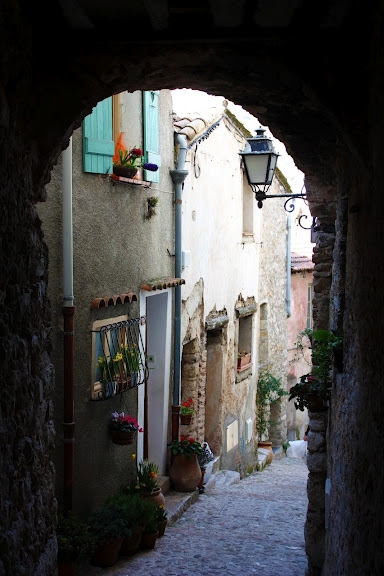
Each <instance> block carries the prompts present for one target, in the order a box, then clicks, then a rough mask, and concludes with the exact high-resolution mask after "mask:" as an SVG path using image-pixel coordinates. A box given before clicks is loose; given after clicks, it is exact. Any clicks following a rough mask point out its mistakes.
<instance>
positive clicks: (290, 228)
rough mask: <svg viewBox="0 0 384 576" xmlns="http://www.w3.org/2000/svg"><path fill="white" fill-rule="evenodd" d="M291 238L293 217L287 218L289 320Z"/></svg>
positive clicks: (288, 306) (289, 313) (288, 304)
mask: <svg viewBox="0 0 384 576" xmlns="http://www.w3.org/2000/svg"><path fill="white" fill-rule="evenodd" d="M291 238H292V215H291V214H290V213H288V216H287V296H286V300H287V318H290V317H291V314H292V312H291Z"/></svg>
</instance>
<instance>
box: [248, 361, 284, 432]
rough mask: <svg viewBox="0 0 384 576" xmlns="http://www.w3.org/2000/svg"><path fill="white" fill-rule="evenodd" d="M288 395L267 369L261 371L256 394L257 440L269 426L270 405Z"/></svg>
mask: <svg viewBox="0 0 384 576" xmlns="http://www.w3.org/2000/svg"><path fill="white" fill-rule="evenodd" d="M286 395H288V392H287V391H286V390H284V388H283V387H282V385H281V380H280V378H276V377H275V376H273V375H272V374H271V373H270V372H269V370H268V369H267V368H265V369H264V370H261V372H260V374H259V379H258V382H257V392H256V431H257V436H258V439H259V440H262V439H263V437H264V436H265V435H266V434H267V432H268V428H269V426H270V411H269V406H270V404H274V403H276V402H277V401H278V400H279V399H280V398H281V397H282V396H286Z"/></svg>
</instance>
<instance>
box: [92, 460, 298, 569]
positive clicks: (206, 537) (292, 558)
mask: <svg viewBox="0 0 384 576" xmlns="http://www.w3.org/2000/svg"><path fill="white" fill-rule="evenodd" d="M307 476H308V468H307V466H306V463H305V462H304V461H303V460H301V459H298V458H282V459H280V460H274V461H273V462H272V464H271V465H269V466H267V467H266V468H265V469H264V470H263V471H262V472H255V473H253V474H252V475H251V476H249V477H247V478H245V479H243V480H241V481H240V482H239V483H237V484H230V485H228V484H225V483H224V484H223V483H220V482H216V485H215V486H213V487H212V488H209V484H208V487H207V489H206V491H205V493H204V494H201V495H200V497H199V499H198V501H197V502H195V503H194V504H193V505H192V506H191V507H190V508H188V509H187V510H186V511H185V512H184V514H183V516H182V517H181V518H180V519H179V520H178V521H177V522H175V524H173V525H172V526H169V527H167V529H166V532H165V534H164V536H163V537H161V538H159V539H158V540H157V542H156V545H155V549H154V550H149V551H144V550H143V551H140V552H139V553H138V554H135V555H134V556H131V557H121V559H120V560H119V561H118V563H117V564H115V566H113V567H111V568H104V569H103V568H95V567H91V566H89V567H87V568H85V569H84V571H83V572H82V573H81V576H96V575H100V576H101V575H105V576H107V575H108V576H252V575H255V574H257V575H258V576H304V575H305V571H306V568H307V557H306V554H305V548H304V522H305V517H306V512H307V503H308V500H307V493H306V483H307Z"/></svg>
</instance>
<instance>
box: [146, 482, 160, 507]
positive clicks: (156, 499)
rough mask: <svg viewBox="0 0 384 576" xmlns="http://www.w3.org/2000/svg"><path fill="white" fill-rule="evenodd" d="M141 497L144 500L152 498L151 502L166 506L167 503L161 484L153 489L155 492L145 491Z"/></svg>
mask: <svg viewBox="0 0 384 576" xmlns="http://www.w3.org/2000/svg"><path fill="white" fill-rule="evenodd" d="M141 497H142V498H143V499H144V500H151V502H153V503H154V504H156V506H164V505H165V498H164V494H163V492H162V490H161V488H160V486H158V487H157V488H155V489H154V490H153V492H143V493H142V494H141Z"/></svg>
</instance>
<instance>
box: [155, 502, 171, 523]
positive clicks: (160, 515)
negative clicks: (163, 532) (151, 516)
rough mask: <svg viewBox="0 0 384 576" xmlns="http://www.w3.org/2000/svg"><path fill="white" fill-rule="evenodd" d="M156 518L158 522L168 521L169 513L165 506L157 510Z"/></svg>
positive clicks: (160, 506) (159, 506)
mask: <svg viewBox="0 0 384 576" xmlns="http://www.w3.org/2000/svg"><path fill="white" fill-rule="evenodd" d="M156 518H157V521H158V522H163V520H167V518H168V512H167V510H166V508H165V506H164V504H160V505H158V506H157V508H156Z"/></svg>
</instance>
